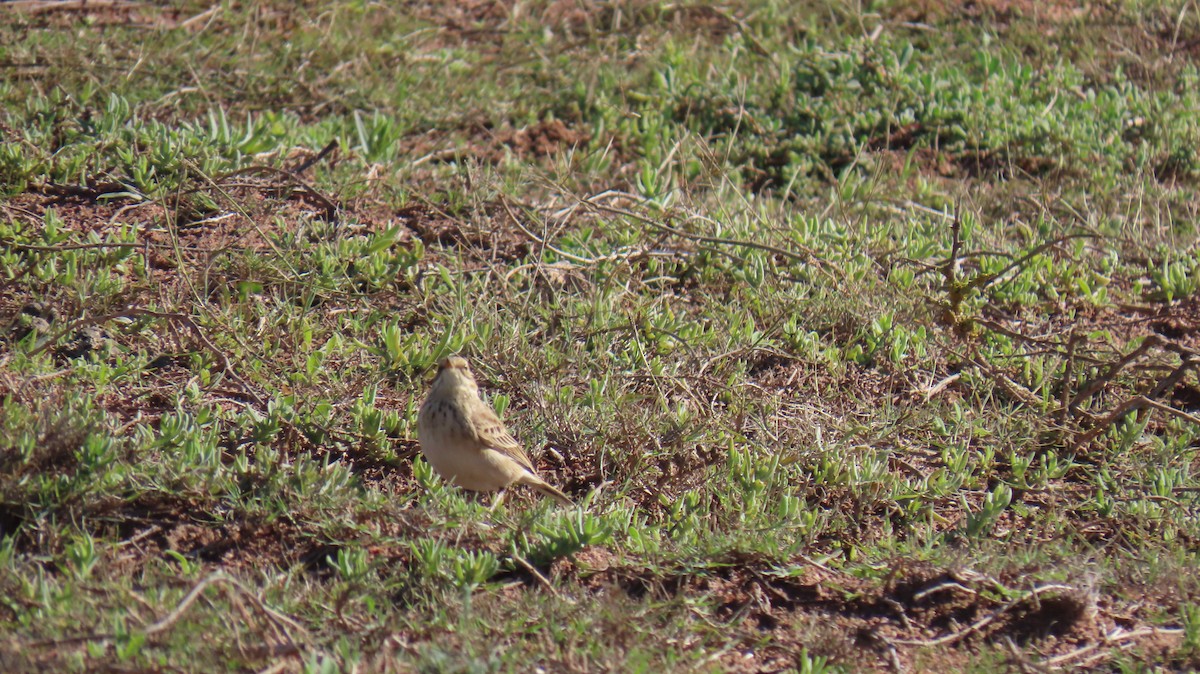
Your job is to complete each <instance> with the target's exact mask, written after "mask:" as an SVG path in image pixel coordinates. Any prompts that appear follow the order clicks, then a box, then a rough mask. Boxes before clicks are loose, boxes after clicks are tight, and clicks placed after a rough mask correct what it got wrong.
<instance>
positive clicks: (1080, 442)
mask: <svg viewBox="0 0 1200 674" xmlns="http://www.w3.org/2000/svg"><path fill="white" fill-rule="evenodd" d="M1147 407H1149V408H1151V409H1156V410H1158V411H1160V412H1166V413H1167V414H1170V415H1172V416H1175V417H1178V418H1180V419H1183V420H1184V421H1187V422H1189V423H1193V424H1196V425H1198V426H1200V417H1197V416H1195V415H1192V414H1188V413H1187V412H1184V411H1183V410H1180V409H1176V408H1174V407H1171V406H1170V405H1164V404H1163V403H1160V402H1158V401H1157V400H1152V399H1150V398H1147V397H1146V396H1144V395H1138V396H1134V397H1132V398H1130V399H1129V400H1126V401H1125V402H1123V403H1121V404H1120V405H1118V406H1117V408H1116V409H1115V410H1113V411H1112V412H1110V413H1109V414H1108V416H1106V417H1104V418H1103V419H1101V420H1100V421H1099V422H1098V423H1097V424H1096V425H1095V426H1093V427H1092V428H1091V429H1090V430H1088V432H1086V433H1083V434H1081V435H1080V436H1079V437H1078V438H1076V439H1075V442H1073V443H1072V444H1071V451H1075V450H1077V449H1079V448H1080V447H1082V446H1084V445H1085V444H1087V443H1089V442H1091V441H1092V440H1094V439H1096V437H1097V436H1099V435H1100V434H1101V433H1103V432H1104V431H1105V430H1106V429H1108V428H1109V427H1110V426H1112V425H1113V424H1115V423H1117V421H1119V420H1120V419H1121V417H1124V416H1125V415H1126V414H1129V413H1130V412H1133V411H1135V410H1139V409H1144V408H1147Z"/></svg>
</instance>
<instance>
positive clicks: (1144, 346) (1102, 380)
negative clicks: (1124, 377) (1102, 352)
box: [1069, 334, 1162, 411]
mask: <svg viewBox="0 0 1200 674" xmlns="http://www.w3.org/2000/svg"><path fill="white" fill-rule="evenodd" d="M1161 342H1162V339H1161V338H1160V337H1158V336H1157V335H1154V334H1151V335H1148V336H1147V337H1146V339H1145V341H1143V342H1142V343H1141V345H1140V346H1138V347H1137V348H1136V349H1134V350H1133V351H1130V352H1129V353H1127V354H1125V356H1123V357H1122V358H1121V359H1120V360H1118V361H1117V362H1115V363H1113V365H1112V367H1110V368H1109V369H1108V371H1107V372H1105V373H1104V374H1103V375H1100V376H1098V377H1096V378H1095V379H1093V380H1091V381H1089V382H1088V383H1087V384H1086V385H1085V386H1084V387H1083V388H1082V389H1081V390H1080V391H1079V393H1077V394H1076V395H1075V397H1074V398H1072V399H1071V402H1070V404H1069V405H1070V409H1071V411H1074V410H1075V408H1076V407H1078V406H1079V404H1080V403H1082V402H1083V401H1084V400H1086V399H1087V398H1090V397H1091V396H1092V395H1094V394H1095V393H1096V392H1098V391H1099V390H1100V389H1102V388H1104V387H1105V386H1106V385H1107V384H1108V382H1110V381H1112V380H1113V378H1114V377H1116V376H1117V374H1118V373H1120V371H1121V370H1123V369H1124V368H1125V367H1126V366H1128V365H1129V364H1130V363H1131V362H1133V361H1134V360H1137V359H1138V358H1140V357H1141V356H1142V354H1144V353H1146V352H1147V351H1149V350H1150V349H1151V348H1153V347H1155V346H1158V345H1159V344H1160V343H1161Z"/></svg>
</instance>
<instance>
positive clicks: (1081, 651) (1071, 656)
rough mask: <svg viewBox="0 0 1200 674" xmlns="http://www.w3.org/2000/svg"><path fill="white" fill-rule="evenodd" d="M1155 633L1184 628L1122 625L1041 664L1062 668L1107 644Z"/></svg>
mask: <svg viewBox="0 0 1200 674" xmlns="http://www.w3.org/2000/svg"><path fill="white" fill-rule="evenodd" d="M1155 634H1168V635H1178V634H1183V630H1182V629H1178V628H1163V627H1144V628H1142V629H1137V630H1133V631H1132V632H1126V631H1124V630H1122V629H1121V628H1120V627H1118V628H1115V629H1113V630H1112V631H1111V632H1109V633H1108V634H1106V635H1104V638H1103V639H1102V640H1100V641H1097V642H1096V643H1093V644H1088V645H1087V646H1082V647H1080V648H1077V649H1075V650H1073V651H1069V652H1067V653H1063V654H1062V655H1056V656H1054V657H1052V658H1046V659H1045V660H1042V662H1041V664H1042V665H1043V666H1047V667H1052V668H1054V669H1061V668H1063V667H1064V666H1065V665H1068V664H1070V663H1071V662H1073V661H1074V660H1078V659H1079V658H1082V657H1083V656H1085V655H1088V654H1089V653H1092V652H1093V651H1096V650H1099V649H1101V648H1104V647H1106V646H1112V645H1114V644H1118V645H1120V644H1122V643H1123V642H1127V641H1131V640H1133V639H1139V638H1141V637H1146V636H1151V635H1155ZM1122 648H1124V646H1122ZM1099 655H1100V656H1101V657H1109V656H1107V655H1106V654H1104V653H1101V654H1099Z"/></svg>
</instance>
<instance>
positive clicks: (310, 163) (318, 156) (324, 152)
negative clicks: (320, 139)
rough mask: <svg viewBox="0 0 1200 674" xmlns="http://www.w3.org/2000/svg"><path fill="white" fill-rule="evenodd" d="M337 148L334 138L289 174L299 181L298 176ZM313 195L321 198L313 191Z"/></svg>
mask: <svg viewBox="0 0 1200 674" xmlns="http://www.w3.org/2000/svg"><path fill="white" fill-rule="evenodd" d="M337 148H338V140H337V138H334V139H333V140H331V141H329V144H328V145H326V146H325V147H323V148H321V151H320V152H318V153H317V154H316V155H315V156H313V157H310V158H309V159H306V160H305V161H303V162H301V163H300V165H299V166H297V167H296V168H294V169H292V171H291V174H292V175H293V176H295V177H296V179H297V180H299V176H300V175H302V174H303V173H304V172H305V171H307V170H308V169H310V168H312V167H313V166H315V165H316V164H317V162H319V161H321V160H322V159H324V158H325V157H326V156H328V155H329V153H330V152H333V151H334V150H336V149H337ZM313 194H314V195H316V196H317V198H318V199H319V198H321V197H320V195H319V194H317V193H316V192H315V191H313Z"/></svg>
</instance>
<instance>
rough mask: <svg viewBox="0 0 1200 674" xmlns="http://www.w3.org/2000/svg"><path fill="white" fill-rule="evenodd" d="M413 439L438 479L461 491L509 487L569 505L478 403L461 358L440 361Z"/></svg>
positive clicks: (476, 389)
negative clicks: (530, 490)
mask: <svg viewBox="0 0 1200 674" xmlns="http://www.w3.org/2000/svg"><path fill="white" fill-rule="evenodd" d="M417 438H418V439H419V440H420V442H421V453H422V454H424V455H425V459H426V460H427V461H429V463H430V464H431V465H432V466H433V468H434V470H436V471H437V472H438V475H441V476H442V477H443V478H444V479H446V480H449V481H450V482H452V483H454V484H456V485H458V486H460V487H462V488H464V489H470V490H472V491H496V490H501V492H503V490H504V489H506V488H508V486H509V485H513V484H527V485H529V486H531V487H533V488H534V489H537V490H538V491H540V492H542V493H543V494H546V495H548V496H551V497H553V498H554V499H555V500H557V501H558V502H559V503H561V504H563V505H565V506H571V505H574V504H573V503H572V502H571V499H569V498H567V496H566V494H563V493H562V492H561V491H559V490H557V489H555V488H554V487H552V486H550V484H549V483H547V482H546V481H545V480H543V479H542V478H540V477H538V476H537V472H536V471H535V470H534V469H533V463H532V462H531V461H530V460H529V456H528V455H526V454H525V450H523V449H521V445H520V444H519V443H518V442H517V440H516V439H515V438H513V436H512V434H510V433H509V432H508V429H506V428H505V427H504V422H502V421H500V417H498V416H496V413H495V411H493V410H492V408H491V407H490V406H488V405H487V404H486V403H484V402H483V400H481V399H480V398H479V386H478V385H477V384H476V383H475V375H473V374H471V367H470V366H469V365H468V364H467V361H466V359H464V358H459V357H458V356H451V357H450V358H447V359H445V360H443V361H442V362H441V367H440V368H439V369H438V374H437V378H436V379H434V380H433V388H432V389H431V390H430V391H429V397H428V398H426V399H425V402H424V404H422V405H421V412H420V414H419V415H418V417H417ZM497 503H499V500H497ZM493 507H494V506H493Z"/></svg>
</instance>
